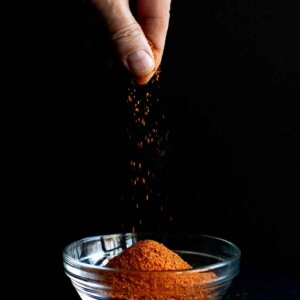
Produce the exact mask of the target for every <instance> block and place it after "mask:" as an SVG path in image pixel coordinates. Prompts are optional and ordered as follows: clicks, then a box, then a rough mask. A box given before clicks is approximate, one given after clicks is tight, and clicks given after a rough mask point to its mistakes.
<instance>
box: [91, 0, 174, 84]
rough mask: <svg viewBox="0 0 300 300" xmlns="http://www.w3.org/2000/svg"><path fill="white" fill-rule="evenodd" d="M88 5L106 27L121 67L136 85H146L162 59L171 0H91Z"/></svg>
mask: <svg viewBox="0 0 300 300" xmlns="http://www.w3.org/2000/svg"><path fill="white" fill-rule="evenodd" d="M91 4H92V5H93V6H94V7H95V8H96V10H97V11H98V12H99V13H100V16H102V18H103V20H104V22H105V24H106V25H107V30H108V34H109V38H110V40H111V42H112V45H113V48H114V49H115V51H116V54H117V58H118V59H119V61H120V62H121V64H122V65H123V66H124V67H125V69H126V70H127V71H128V72H129V74H131V76H132V77H133V79H134V80H135V82H136V83H137V84H146V83H147V82H148V81H149V80H150V79H151V78H152V76H153V75H154V74H155V72H156V71H157V69H158V67H159V66H160V63H161V60H162V56H163V52H164V47H165V41H166V36H167V31H168V27H169V18H170V7H171V0H151V1H149V0H136V1H130V0H91ZM133 10H134V11H133Z"/></svg>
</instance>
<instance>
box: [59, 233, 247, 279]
mask: <svg viewBox="0 0 300 300" xmlns="http://www.w3.org/2000/svg"><path fill="white" fill-rule="evenodd" d="M149 234H155V235H160V236H170V237H190V238H199V237H203V238H208V239H211V240H218V241H220V242H223V243H225V244H226V245H228V246H230V247H232V255H231V257H230V258H229V259H226V260H225V261H221V262H217V263H212V264H208V265H205V266H200V267H193V268H192V269H182V270H151V271H149V270H127V269H120V268H108V267H105V266H98V265H91V264H88V263H85V262H82V261H80V260H78V259H74V258H72V257H71V256H70V255H69V254H68V253H67V251H68V249H69V248H71V247H73V246H74V245H75V244H79V243H83V242H87V241H93V240H97V239H99V238H101V237H105V238H110V237H115V236H120V235H122V236H127V235H128V236H135V235H136V236H137V235H138V236H145V235H149ZM189 252H193V251H189ZM197 253H198V252H197ZM62 254H63V263H64V264H68V265H72V266H73V267H84V268H87V269H91V270H102V271H110V272H114V271H115V272H126V273H129V274H134V273H153V274H154V273H193V272H198V273H199V272H203V273H204V272H210V271H213V270H216V269H219V268H222V267H225V266H226V265H230V264H234V263H237V262H238V261H239V260H240V257H241V250H240V248H239V247H238V246H237V245H236V244H235V243H233V242H231V241H229V240H227V239H224V238H221V237H217V236H214V235H209V234H202V233H173V232H162V233H159V232H125V233H107V234H99V235H91V236H86V237H83V238H81V239H78V240H75V241H73V242H71V243H69V244H68V245H67V246H65V247H64V249H63V253H62Z"/></svg>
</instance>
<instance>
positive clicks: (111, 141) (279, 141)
mask: <svg viewBox="0 0 300 300" xmlns="http://www.w3.org/2000/svg"><path fill="white" fill-rule="evenodd" d="M88 11H89V10H88ZM86 12H87V11H86V8H84V7H80V18H79V20H80V21H79V24H78V22H76V23H75V22H74V23H72V22H73V19H72V18H71V19H72V20H70V22H69V23H68V24H66V25H64V26H63V27H62V28H61V29H60V34H59V35H58V36H59V38H60V40H59V46H53V45H52V46H51V51H50V52H51V53H52V55H53V57H55V60H54V61H52V62H53V63H52V62H51V63H50V62H49V61H47V59H46V61H47V63H45V64H44V65H43V66H42V67H37V68H36V69H35V71H36V74H35V76H34V78H35V79H37V78H39V75H41V77H43V75H44V74H45V73H47V68H48V70H49V72H52V74H54V76H50V78H49V77H47V80H45V81H43V80H41V78H39V79H38V80H37V81H36V83H35V87H37V85H39V87H41V88H43V90H42V91H40V89H36V90H35V91H34V95H33V96H34V98H36V99H37V98H39V97H40V99H41V102H35V103H34V105H33V106H32V107H30V105H31V104H30V101H29V102H28V101H27V102H26V109H27V110H29V111H30V114H29V115H30V116H31V117H29V118H28V119H26V120H25V121H26V122H25V121H24V123H26V126H25V124H24V127H22V126H21V127H20V128H18V137H15V138H19V142H18V145H19V146H20V148H19V149H23V150H22V151H21V152H20V151H19V149H17V150H15V151H16V155H15V158H16V160H17V161H18V163H17V164H18V168H19V170H20V171H19V172H18V173H17V176H18V177H21V178H26V184H24V186H20V187H19V189H21V193H23V194H25V195H26V198H27V199H33V200H35V201H34V202H33V203H32V205H31V202H30V201H27V202H26V208H27V209H28V208H29V210H31V209H32V210H34V211H35V212H37V211H38V213H35V214H34V216H35V217H36V219H35V220H36V222H35V223H34V226H33V227H34V228H35V229H36V227H39V230H41V231H42V232H43V235H42V236H41V237H42V240H43V242H44V243H45V245H47V246H46V248H47V249H49V256H48V259H49V269H50V271H51V273H52V274H53V276H52V279H51V281H48V282H47V283H46V284H47V285H48V284H50V291H49V293H51V291H53V293H54V294H55V295H56V298H64V299H74V300H75V299H79V297H78V296H77V294H76V292H75V290H74V288H73V287H72V286H71V283H70V281H69V279H68V278H67V277H66V276H65V274H64V271H63V264H62V251H63V248H64V247H65V246H66V245H67V244H68V243H70V242H72V241H74V240H76V239H79V238H82V237H85V236H90V235H95V234H105V233H114V232H120V230H121V227H120V224H121V223H122V222H124V220H125V222H126V221H128V222H130V215H129V214H127V203H124V201H123V202H122V200H121V198H120V195H122V193H123V192H124V188H126V184H127V180H128V178H127V177H126V176H127V175H128V174H127V170H126V166H127V159H128V151H127V150H128V149H127V148H126V145H127V144H126V143H127V136H126V122H127V121H128V119H127V115H126V105H125V99H126V95H127V86H128V78H127V77H126V75H125V74H124V73H123V72H122V71H120V72H119V71H117V70H111V69H108V68H107V67H106V65H105V63H104V62H105V61H106V55H107V54H110V53H111V50H110V49H106V48H105V44H104V42H105V41H104V40H101V38H103V34H104V33H103V32H102V31H104V30H103V29H102V30H101V29H99V28H98V27H97V26H95V28H96V29H94V27H93V26H91V25H90V23H89V22H87V14H86ZM88 15H89V14H88ZM298 15H299V4H298V1H292V0H289V1H284V2H283V1H281V3H280V1H277V2H274V1H271V0H269V1H267V0H266V1H246V0H245V1H240V0H239V1H237V0H231V1H229V0H226V1H208V2H205V3H203V2H201V1H200V2H198V1H197V3H196V2H195V3H194V2H193V3H190V4H188V3H187V1H173V2H172V8H171V19H170V28H169V32H168V38H167V42H166V48H165V53H164V57H163V61H162V66H161V69H162V71H161V77H160V90H161V91H162V97H161V99H162V101H163V108H164V110H165V113H166V116H167V121H166V122H167V126H168V128H169V132H170V134H169V139H168V146H167V152H166V169H167V171H168V180H167V183H166V186H167V188H168V196H169V200H168V202H167V205H168V210H169V212H170V213H171V214H172V216H173V222H172V224H170V225H169V228H168V230H170V231H176V232H178V231H182V232H197V233H205V234H211V235H215V236H219V237H222V238H225V239H228V240H230V241H232V242H234V243H236V244H237V245H238V246H239V247H240V248H241V251H242V257H241V273H240V275H239V276H238V277H237V278H236V279H235V280H234V282H233V285H232V287H231V290H230V293H229V295H228V299H255V300H257V299H274V300H275V299H288V300H293V299H299V296H300V291H299V279H300V278H299V262H300V258H299V254H300V249H299V246H298V242H297V239H298V236H299V210H298V208H297V207H298V202H299V199H300V171H299V170H300V169H299V167H300V155H299V154H300V126H299V120H300V111H299V110H300V100H299V99H300V94H299V84H300V82H299V80H300V62H299V53H300V49H299V44H300V40H299V35H300V30H299V24H298V23H299V22H298V21H297V19H298ZM74 20H75V21H78V18H77V16H75V15H74ZM75 24H76V25H75ZM87 37H88V38H92V39H93V40H94V42H96V44H97V48H96V50H95V49H93V50H91V48H88V47H86V46H85V47H84V51H83V52H82V42H83V40H84V41H86V39H87ZM98 37H99V40H98ZM49 54H50V53H49ZM53 57H52V58H53ZM45 68H46V72H45ZM23 105H24V106H25V104H23ZM31 108H32V111H34V113H33V112H32V111H31ZM19 109H20V111H22V105H21V107H20V108H19ZM28 170H30V174H29V172H28ZM24 206H25V203H24ZM49 239H52V241H51V242H49ZM57 293H59V294H60V295H63V296H57V295H58V294H57Z"/></svg>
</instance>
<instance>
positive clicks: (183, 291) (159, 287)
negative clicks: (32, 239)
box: [63, 233, 241, 300]
mask: <svg viewBox="0 0 300 300" xmlns="http://www.w3.org/2000/svg"><path fill="white" fill-rule="evenodd" d="M144 239H152V240H155V241H157V242H160V243H162V244H163V245H165V246H166V247H167V248H169V249H170V250H172V251H173V252H175V253H177V254H178V255H179V256H180V257H181V258H182V259H184V260H185V261H186V262H188V263H189V264H190V265H191V266H192V269H188V270H179V271H129V270H121V269H113V268H107V267H105V264H106V263H107V262H108V260H109V259H111V258H112V257H114V256H116V255H118V254H119V253H121V252H122V251H123V250H124V249H126V248H128V247H130V246H131V245H132V244H134V243H136V242H137V241H140V240H144ZM240 256H241V251H240V249H239V248H238V247H237V246H236V245H234V244H233V243H231V242H229V241H227V240H224V239H221V238H218V237H213V236H208V235H203V234H171V233H165V234H163V233H117V234H107V235H99V236H92V237H86V238H83V239H81V240H78V241H75V242H73V243H71V244H69V245H68V246H66V247H65V249H64V251H63V264H64V270H65V273H66V275H67V276H68V277H69V278H70V279H71V282H72V284H73V286H74V287H75V289H76V291H77V292H78V294H79V296H80V297H81V299H83V300H92V299H93V300H95V299H97V300H100V299H101V300H103V299H114V300H116V299H118V300H141V299H149V300H150V299H151V300H169V299H172V300H208V299H209V300H217V299H222V297H224V295H225V294H226V292H227V290H228V288H229V286H230V285H231V282H232V280H233V278H234V277H235V276H236V275H237V274H238V273H239V268H240ZM212 274H213V276H211V275H212Z"/></svg>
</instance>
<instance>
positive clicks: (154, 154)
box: [121, 68, 172, 232]
mask: <svg viewBox="0 0 300 300" xmlns="http://www.w3.org/2000/svg"><path fill="white" fill-rule="evenodd" d="M159 77H160V69H159V68H158V69H157V71H156V73H155V75H154V76H153V78H152V79H151V80H150V81H149V82H148V83H147V84H146V85H137V84H135V83H134V81H132V82H130V85H129V87H128V95H127V99H126V104H127V106H126V107H127V112H128V123H127V128H126V131H127V137H128V150H129V151H128V153H129V159H128V168H129V169H128V172H129V173H128V174H129V176H128V177H129V182H128V186H127V187H126V190H125V193H124V194H123V195H122V200H123V201H126V203H128V205H129V207H128V214H126V217H128V220H127V221H126V220H125V222H124V223H123V224H122V225H121V227H122V229H123V230H124V231H126V232H127V231H132V232H137V231H157V230H158V231H162V230H165V227H166V226H167V224H168V223H169V222H170V220H171V219H172V218H171V216H170V215H169V212H168V209H167V208H166V206H167V205H166V204H167V201H168V195H167V192H166V176H167V172H166V168H165V164H164V159H165V158H164V157H165V154H166V145H167V140H168V134H169V132H168V129H167V127H166V116H165V113H164V107H163V103H162V101H161V91H160V85H159ZM153 219H155V220H156V222H153ZM128 223H129V224H128Z"/></svg>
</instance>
